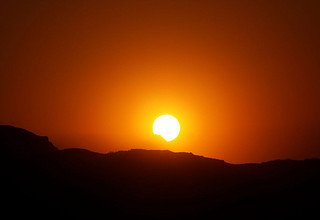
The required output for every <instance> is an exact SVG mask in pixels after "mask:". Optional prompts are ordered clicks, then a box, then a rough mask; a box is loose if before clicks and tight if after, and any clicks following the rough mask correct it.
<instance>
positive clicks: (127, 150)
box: [0, 125, 320, 165]
mask: <svg viewBox="0 0 320 220" xmlns="http://www.w3.org/2000/svg"><path fill="white" fill-rule="evenodd" d="M0 127H11V128H14V129H19V130H20V129H21V130H24V131H27V132H30V133H31V134H33V135H36V136H39V137H47V138H48V141H49V142H50V143H52V144H53V146H54V147H56V148H57V149H58V150H68V149H71V150H72V149H79V150H85V151H88V152H92V153H96V154H104V155H107V154H113V153H121V152H130V151H152V152H170V153H174V154H180V153H183V154H191V155H192V156H196V157H202V158H207V159H213V160H219V161H223V162H225V163H228V164H233V165H241V164H261V163H266V162H273V161H288V160H292V161H306V160H320V157H309V158H300V159H293V158H273V159H271V160H265V161H249V162H242V163H235V162H232V161H227V160H225V159H224V158H215V157H208V156H205V155H200V154H195V153H193V152H191V151H190V152H188V151H174V150H170V149H154V148H152V147H151V148H148V147H147V146H145V147H142V148H127V149H120V148H117V149H116V150H114V151H107V152H99V151H95V150H91V149H90V147H89V148H88V147H85V146H73V147H65V148H61V147H60V146H57V145H56V144H55V143H54V142H52V140H51V139H50V137H48V136H46V135H39V134H37V133H34V132H33V131H30V130H27V129H25V128H20V127H15V126H13V125H0Z"/></svg>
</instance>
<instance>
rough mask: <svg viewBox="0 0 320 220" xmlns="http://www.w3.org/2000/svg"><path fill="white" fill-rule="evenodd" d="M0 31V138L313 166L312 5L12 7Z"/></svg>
mask: <svg viewBox="0 0 320 220" xmlns="http://www.w3.org/2000/svg"><path fill="white" fill-rule="evenodd" d="M0 28H1V35H0V48H1V50H0V102H1V108H0V124H10V125H14V126H17V127H22V128H25V129H28V130H30V131H33V132H35V133H37V134H39V135H46V136H48V137H49V138H50V140H51V141H52V142H53V143H54V144H55V145H56V146H58V147H59V148H61V149H62V148H69V147H84V148H87V149H89V150H92V151H96V152H110V151H118V150H128V149H132V148H143V149H169V150H171V151H185V152H192V153H194V154H197V155H203V156H206V157H213V158H219V159H223V160H225V161H227V162H232V163H247V162H261V161H266V160H274V159H286V158H292V159H304V158H313V157H320V3H319V1H308V0H305V1H297V0H282V1H273V0H271V1H264V0H259V1H257V0H255V1H253V0H252V1H248V0H241V1H239V0H237V1H233V0H230V1H214V0H207V1H205V0H194V1H188V0H180V1H178V0H171V1H167V0H133V1H129V0H127V1H95V0H93V1H80V0H79V1H68V0H67V1H57V0H52V1H40V0H39V1H36V0H35V1H32V0H30V1H23V0H22V1H14V0H12V1H3V2H1V6H0ZM161 114H172V115H174V116H175V117H177V118H178V120H179V121H180V123H181V132H180V135H179V137H178V138H177V139H176V140H174V141H172V142H169V143H167V142H165V141H164V140H162V139H161V138H160V137H159V136H154V135H153V133H152V123H153V121H154V120H155V118H156V117H157V116H159V115H161Z"/></svg>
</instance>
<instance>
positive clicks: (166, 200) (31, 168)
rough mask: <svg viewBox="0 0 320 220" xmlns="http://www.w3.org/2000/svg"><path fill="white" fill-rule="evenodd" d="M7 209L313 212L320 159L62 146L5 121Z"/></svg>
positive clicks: (46, 213) (148, 213)
mask: <svg viewBox="0 0 320 220" xmlns="http://www.w3.org/2000/svg"><path fill="white" fill-rule="evenodd" d="M0 148H1V160H2V166H1V169H2V172H1V173H2V174H1V175H2V178H1V179H2V182H3V184H2V185H3V187H2V195H3V196H2V199H3V201H4V205H3V206H2V210H3V213H6V214H9V215H11V216H12V217H15V216H20V215H22V216H25V217H26V216H31V217H41V218H48V217H73V218H76V217H78V218H98V217H104V218H107V217H113V218H123V217H128V218H129V217H145V218H187V217H194V218H197V217H214V218H215V217H217V218H221V217H256V218H263V217H301V218H303V217H307V216H310V215H311V214H315V215H318V214H317V213H318V210H317V209H318V204H317V202H316V201H317V199H318V198H319V195H320V189H319V186H320V160H317V159H309V160H303V161H294V160H278V161H270V162H265V163H261V164H241V165H234V164H229V163H226V162H224V161H222V160H216V159H210V158H205V157H201V156H196V155H193V154H191V153H173V152H170V151H156V150H130V151H120V152H115V153H108V154H99V153H94V152H91V151H88V150H84V149H66V150H58V149H57V148H56V147H55V146H54V145H53V144H52V143H50V142H49V140H48V138H47V137H42V136H38V135H35V134H33V133H31V132H29V131H26V130H23V129H19V128H15V127H12V126H0Z"/></svg>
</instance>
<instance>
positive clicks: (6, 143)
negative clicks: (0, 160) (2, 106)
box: [0, 125, 57, 157]
mask: <svg viewBox="0 0 320 220" xmlns="http://www.w3.org/2000/svg"><path fill="white" fill-rule="evenodd" d="M0 146H1V149H2V151H4V152H5V153H7V154H12V155H19V156H23V157H24V156H32V155H33V156H39V155H44V154H49V153H52V152H54V151H57V148H56V147H55V146H54V145H53V144H52V143H51V142H50V141H49V138H48V137H46V136H39V135H36V134H34V133H32V132H30V131H27V130H25V129H22V128H17V127H14V126H11V125H0Z"/></svg>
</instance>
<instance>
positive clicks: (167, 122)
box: [152, 114, 180, 142]
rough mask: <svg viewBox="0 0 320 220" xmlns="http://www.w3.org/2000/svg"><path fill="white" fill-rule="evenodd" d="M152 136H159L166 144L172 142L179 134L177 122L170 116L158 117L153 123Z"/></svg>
mask: <svg viewBox="0 0 320 220" xmlns="http://www.w3.org/2000/svg"><path fill="white" fill-rule="evenodd" d="M152 130H153V134H155V135H160V136H161V137H162V138H163V139H165V140H166V141H167V142H169V141H172V140H174V139H175V138H176V137H178V135H179V133H180V124H179V121H178V120H177V119H176V118H175V117H173V116H172V115H168V114H165V115H160V116H159V117H158V118H156V120H155V121H154V122H153V127H152Z"/></svg>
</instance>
